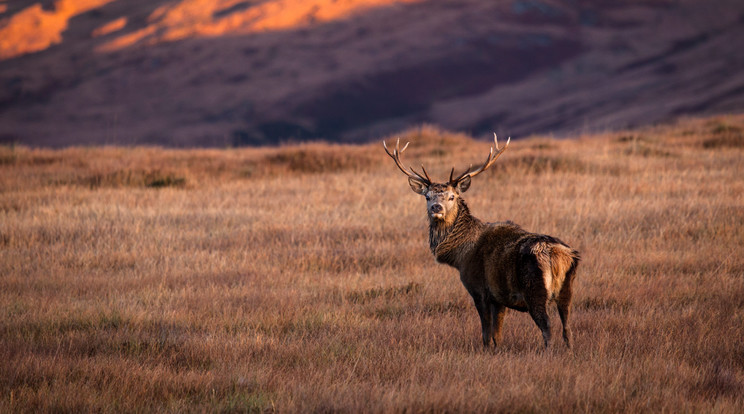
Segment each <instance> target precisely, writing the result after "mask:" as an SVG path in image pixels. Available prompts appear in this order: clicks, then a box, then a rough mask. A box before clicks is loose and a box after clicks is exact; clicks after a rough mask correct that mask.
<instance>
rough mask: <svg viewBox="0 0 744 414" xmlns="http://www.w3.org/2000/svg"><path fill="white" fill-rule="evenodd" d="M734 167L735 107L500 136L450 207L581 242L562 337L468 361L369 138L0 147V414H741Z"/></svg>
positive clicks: (456, 306)
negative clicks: (550, 133) (229, 144)
mask: <svg viewBox="0 0 744 414" xmlns="http://www.w3.org/2000/svg"><path fill="white" fill-rule="evenodd" d="M401 137H402V139H403V140H410V141H411V142H412V143H411V146H410V148H409V149H408V151H407V152H406V154H405V155H406V157H407V161H408V162H410V163H411V164H413V165H418V164H419V163H424V164H425V165H426V166H427V169H428V170H429V172H430V174H433V175H434V176H435V177H438V178H443V177H445V176H446V174H448V172H449V168H450V167H451V166H452V165H456V166H457V167H458V168H459V169H462V168H464V167H466V166H467V165H469V164H470V163H474V162H478V161H481V160H482V159H484V157H485V156H486V153H487V151H488V144H487V143H486V142H480V141H475V140H472V139H471V138H469V137H467V136H463V135H458V134H451V133H447V132H443V131H440V130H438V129H436V128H433V127H421V128H417V129H413V130H409V131H406V132H404V133H402V134H401ZM388 138H392V137H388ZM743 177H744V116H728V117H718V118H713V119H698V120H686V121H681V122H679V123H676V124H673V125H667V126H658V127H649V128H644V129H639V130H634V131H626V132H620V133H611V134H605V135H602V136H587V137H577V138H576V139H570V140H553V139H549V138H545V137H532V138H527V139H520V140H516V141H512V143H511V145H510V148H509V150H508V151H507V152H506V153H505V154H504V155H503V156H502V157H501V158H500V159H499V160H498V161H497V164H496V165H495V166H494V168H493V169H492V170H489V171H488V172H487V173H484V174H482V175H480V176H478V177H477V178H475V179H474V180H473V185H472V188H471V189H470V190H469V192H468V193H467V194H465V198H466V199H467V200H468V202H469V205H470V208H471V210H472V212H473V213H474V214H475V215H476V216H478V217H480V218H482V219H484V220H490V221H496V220H505V219H511V220H513V221H515V222H517V223H520V224H521V225H523V226H524V227H526V228H527V229H528V230H532V231H539V232H543V233H548V234H553V235H556V236H558V237H560V238H562V239H563V240H564V241H566V242H567V243H569V244H571V245H572V246H574V247H575V248H577V249H578V250H580V251H581V253H582V257H583V260H582V263H581V266H580V267H579V272H578V278H577V281H576V283H575V285H574V288H575V296H574V308H573V310H574V311H573V323H574V325H573V326H574V329H573V330H574V341H575V344H574V348H573V349H572V350H571V351H569V350H567V349H566V348H565V347H564V345H563V343H562V342H561V340H560V335H559V334H558V329H559V326H560V325H559V323H557V315H556V312H552V316H553V321H554V324H553V329H554V340H553V346H552V348H551V349H550V350H548V351H544V350H542V346H541V342H542V339H541V335H540V333H539V331H538V329H537V327H536V326H535V325H534V323H533V322H532V320H531V319H530V318H529V316H528V315H527V314H524V313H518V312H512V313H509V314H508V315H507V318H506V323H505V327H504V341H503V344H502V346H501V347H500V348H498V349H497V350H493V349H492V350H484V349H483V347H482V346H481V342H480V341H481V340H480V324H479V320H478V317H477V314H476V311H475V308H474V306H473V305H472V303H471V300H470V297H469V296H468V294H467V293H466V292H465V290H464V288H463V287H462V285H461V284H460V281H459V279H458V276H457V273H456V272H455V270H453V269H451V268H447V267H445V266H442V265H439V264H437V263H435V261H434V259H433V257H432V256H431V254H430V252H429V251H428V245H427V230H426V226H427V223H426V218H425V207H424V201H423V200H422V199H421V197H420V196H417V195H415V194H414V193H412V192H411V190H410V189H409V188H408V185H407V183H406V180H405V177H404V176H403V175H402V174H401V173H400V172H399V171H398V170H397V169H396V168H395V166H394V165H393V163H392V161H391V160H390V159H389V158H388V157H387V156H386V155H385V153H384V151H383V150H382V146H381V145H379V144H374V145H367V146H337V145H330V144H320V143H319V144H303V145H296V146H292V145H286V146H282V147H276V148H261V149H244V148H241V149H223V150H207V149H200V150H170V149H162V148H152V147H137V148H121V147H79V148H69V149H63V150H47V149H29V148H26V147H2V149H1V152H0V246H1V247H0V315H2V316H1V317H0V372H1V373H2V374H1V375H0V412H50V411H53V412H65V411H67V412H83V411H97V412H114V411H116V412H137V411H158V412H203V411H224V412H230V411H237V412H243V411H258V412H261V411H274V410H276V411H280V412H292V411H304V412H308V411H309V412H331V411H343V412H357V411H360V410H361V411H371V412H391V411H392V412H400V411H407V412H423V411H427V412H428V411H435V412H437V411H450V412H452V411H471V412H472V411H476V412H485V411H489V412H493V411H496V412H499V411H510V412H513V411H520V412H544V411H556V412H576V411H580V412H639V411H642V412H662V411H666V412H680V411H688V412H730V413H733V412H742V411H744V347H743V346H742V338H744V246H743V245H744V178H743Z"/></svg>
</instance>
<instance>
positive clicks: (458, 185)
mask: <svg viewBox="0 0 744 414" xmlns="http://www.w3.org/2000/svg"><path fill="white" fill-rule="evenodd" d="M493 141H494V145H495V147H496V152H495V153H494V147H491V152H490V153H489V154H488V158H487V159H486V162H484V163H483V165H481V166H480V167H479V168H477V169H475V170H473V166H472V164H471V165H470V167H469V168H468V169H467V170H465V172H464V173H462V174H460V175H459V176H457V177H456V178H455V177H454V175H455V167H452V171H451V172H450V177H449V181H447V182H446V183H435V182H432V180H431V178H429V174H427V173H426V169H425V168H424V166H423V164H422V165H421V171H422V172H423V174H419V173H418V172H416V171H415V170H414V169H413V168H410V167H409V168H406V167H404V166H403V164H402V163H401V161H400V154H402V153H403V151H405V150H406V148H408V143H406V145H405V146H404V147H403V148H402V149H401V148H400V138H399V139H398V140H397V141H396V143H395V149H393V152H392V153H390V150H389V149H388V147H387V144H386V143H385V141H383V142H382V145H383V147H385V152H387V154H388V155H389V156H390V158H392V159H393V161H395V165H397V166H398V168H399V169H400V170H401V171H403V174H405V175H407V176H408V184H409V185H410V186H411V189H412V190H413V192H415V193H418V194H421V195H423V196H424V197H426V211H427V212H428V215H429V218H430V219H431V220H434V221H447V222H451V221H452V220H453V219H454V217H453V216H454V215H456V214H457V205H458V200H459V198H460V195H461V194H462V193H464V192H465V191H467V190H468V188H470V180H471V179H472V178H473V177H475V176H476V175H478V174H480V173H482V172H483V171H485V170H486V169H488V168H489V167H490V166H491V165H493V163H494V161H496V159H497V158H498V157H499V156H501V154H502V153H503V152H504V151H505V150H506V148H507V147H508V146H509V142H510V141H511V138H509V139H508V140H507V141H506V145H504V147H503V148H501V149H499V143H498V138H497V137H496V134H493Z"/></svg>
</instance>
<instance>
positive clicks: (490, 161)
mask: <svg viewBox="0 0 744 414" xmlns="http://www.w3.org/2000/svg"><path fill="white" fill-rule="evenodd" d="M509 142H511V137H509V139H507V140H506V144H505V145H504V148H501V149H499V139H498V137H497V136H496V133H495V132H494V134H493V143H494V145H495V147H496V151H497V152H496V153H495V154H494V152H493V148H494V147H491V152H490V153H489V154H488V158H487V159H486V162H484V163H483V165H481V166H480V167H479V168H478V169H477V170H475V171H470V170H472V169H473V164H470V167H468V169H467V170H465V172H464V173H462V174H460V176H459V177H457V178H455V179H452V176H453V175H454V174H455V168H454V167H452V172H450V184H455V183H457V182H458V181H460V180H462V179H463V178H464V177H465V176H466V175H469V176H470V178H473V177H475V176H476V175H478V174H480V173H482V172H483V171H485V170H487V169H488V167H490V166H491V165H493V163H494V161H496V159H497V158H498V157H500V156H501V154H502V153H503V152H504V151H506V148H507V147H508V146H509Z"/></svg>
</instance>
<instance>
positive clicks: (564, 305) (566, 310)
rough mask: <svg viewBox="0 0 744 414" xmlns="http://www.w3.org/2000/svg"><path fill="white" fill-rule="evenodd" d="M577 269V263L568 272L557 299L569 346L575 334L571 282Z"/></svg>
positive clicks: (565, 338)
mask: <svg viewBox="0 0 744 414" xmlns="http://www.w3.org/2000/svg"><path fill="white" fill-rule="evenodd" d="M575 269H576V265H575V264H574V265H573V266H572V267H571V269H570V270H569V271H568V273H566V280H565V281H564V282H563V286H562V287H561V291H560V293H559V294H558V299H557V300H556V304H557V305H558V314H559V315H560V316H561V324H562V325H563V340H564V341H565V342H566V346H567V347H569V348H571V346H572V345H573V334H572V333H571V324H570V322H569V317H570V316H571V294H572V292H571V282H572V279H573V274H574V271H575Z"/></svg>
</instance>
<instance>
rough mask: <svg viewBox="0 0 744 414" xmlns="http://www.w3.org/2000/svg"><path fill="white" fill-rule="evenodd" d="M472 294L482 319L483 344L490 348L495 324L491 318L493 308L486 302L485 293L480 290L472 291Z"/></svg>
mask: <svg viewBox="0 0 744 414" xmlns="http://www.w3.org/2000/svg"><path fill="white" fill-rule="evenodd" d="M470 296H472V297H473V303H475V309H477V310H478V316H480V321H481V333H482V334H483V346H484V347H486V348H488V346H489V345H490V343H491V338H493V324H492V318H491V310H490V308H489V306H488V303H487V302H486V297H485V295H483V294H481V293H479V292H470Z"/></svg>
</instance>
